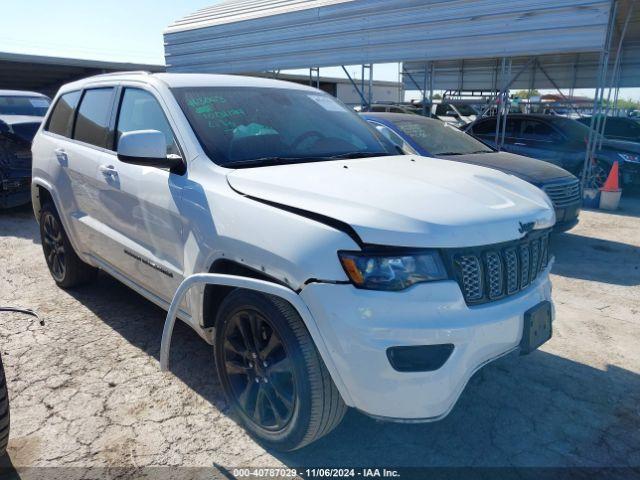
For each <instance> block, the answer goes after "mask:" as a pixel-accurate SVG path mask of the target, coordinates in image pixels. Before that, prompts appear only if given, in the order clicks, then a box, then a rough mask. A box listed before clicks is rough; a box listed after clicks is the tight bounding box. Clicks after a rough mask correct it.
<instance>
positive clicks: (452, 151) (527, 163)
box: [361, 113, 582, 231]
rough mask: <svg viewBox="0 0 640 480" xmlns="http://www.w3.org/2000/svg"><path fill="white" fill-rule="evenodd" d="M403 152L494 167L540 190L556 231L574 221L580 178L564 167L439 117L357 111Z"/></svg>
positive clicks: (578, 199)
mask: <svg viewBox="0 0 640 480" xmlns="http://www.w3.org/2000/svg"><path fill="white" fill-rule="evenodd" d="M361 115H362V116H363V117H364V118H365V119H366V120H367V121H368V122H369V123H371V125H373V126H374V127H375V128H376V129H377V130H378V131H379V132H380V133H382V134H383V135H384V136H385V137H387V139H389V140H390V141H391V142H392V143H394V144H395V145H398V146H399V147H400V148H402V150H403V151H404V152H406V153H415V154H418V155H423V156H426V157H436V158H442V159H444V160H452V161H456V162H463V163H471V164H474V165H480V166H483V167H489V168H495V169H496V170H501V171H503V172H505V173H509V174H511V175H514V176H516V177H518V178H521V179H523V180H525V181H527V182H529V183H532V184H533V185H535V186H536V187H538V188H541V189H542V190H544V191H545V192H546V193H547V195H549V198H551V201H552V202H553V205H554V207H555V210H556V220H557V223H556V230H560V231H566V230H569V229H570V228H572V227H574V226H575V225H576V224H577V223H578V215H579V214H580V206H581V203H582V197H581V192H580V181H579V180H578V179H577V178H576V177H575V176H574V175H572V174H571V173H569V172H567V171H566V170H564V169H562V168H560V167H557V166H555V165H551V164H550V163H546V162H540V161H538V160H534V159H531V158H527V157H523V156H521V155H515V154H513V153H506V152H497V151H495V150H494V149H493V148H490V147H488V146H487V145H485V144H483V143H482V142H480V141H478V140H476V139H475V138H473V137H472V136H471V135H467V134H465V133H463V132H461V131H460V130H458V129H457V128H455V127H452V126H450V125H447V124H446V123H443V122H441V121H439V120H435V119H431V118H425V117H421V116H416V115H403V114H394V113H363V114H361Z"/></svg>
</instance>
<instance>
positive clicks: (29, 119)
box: [0, 115, 44, 125]
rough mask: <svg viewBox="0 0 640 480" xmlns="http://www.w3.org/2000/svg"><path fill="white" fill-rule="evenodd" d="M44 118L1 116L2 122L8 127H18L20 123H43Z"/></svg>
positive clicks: (0, 120)
mask: <svg viewBox="0 0 640 480" xmlns="http://www.w3.org/2000/svg"><path fill="white" fill-rule="evenodd" d="M43 119H44V117H38V116H35V115H0V122H4V123H6V124H7V125H18V124H20V123H42V120H43Z"/></svg>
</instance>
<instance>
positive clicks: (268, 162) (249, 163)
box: [224, 157, 313, 168]
mask: <svg viewBox="0 0 640 480" xmlns="http://www.w3.org/2000/svg"><path fill="white" fill-rule="evenodd" d="M312 160H313V159H310V158H309V157H260V158H250V159H248V160H236V161H233V162H229V163H227V164H225V165H224V166H225V167H227V168H243V167H272V166H274V165H286V164H289V163H298V162H300V163H302V162H309V161H312Z"/></svg>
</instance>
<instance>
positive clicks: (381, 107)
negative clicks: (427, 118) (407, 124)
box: [369, 103, 420, 115]
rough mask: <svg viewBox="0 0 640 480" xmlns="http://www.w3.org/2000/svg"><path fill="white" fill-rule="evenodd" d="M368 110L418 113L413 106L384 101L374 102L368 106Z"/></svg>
mask: <svg viewBox="0 0 640 480" xmlns="http://www.w3.org/2000/svg"><path fill="white" fill-rule="evenodd" d="M369 111H370V112H391V113H408V114H412V115H415V114H419V113H420V112H418V111H417V110H416V109H415V108H412V107H410V106H404V105H395V104H392V103H390V104H386V103H376V104H373V105H371V106H370V107H369Z"/></svg>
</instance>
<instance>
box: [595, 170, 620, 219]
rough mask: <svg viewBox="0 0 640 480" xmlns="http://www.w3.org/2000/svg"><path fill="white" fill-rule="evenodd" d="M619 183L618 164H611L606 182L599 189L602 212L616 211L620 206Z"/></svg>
mask: <svg viewBox="0 0 640 480" xmlns="http://www.w3.org/2000/svg"><path fill="white" fill-rule="evenodd" d="M621 195H622V190H621V189H620V182H619V181H618V162H617V161H615V162H613V167H611V171H610V172H609V176H608V177H607V181H606V182H604V185H603V187H602V188H601V189H600V208H601V209H602V210H617V209H618V205H620V196H621Z"/></svg>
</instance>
